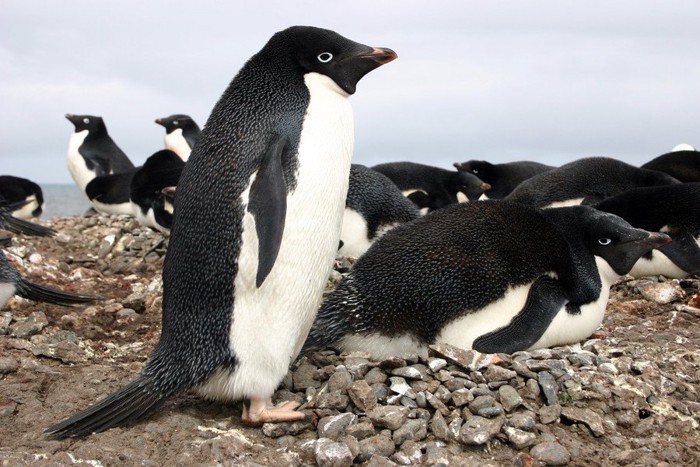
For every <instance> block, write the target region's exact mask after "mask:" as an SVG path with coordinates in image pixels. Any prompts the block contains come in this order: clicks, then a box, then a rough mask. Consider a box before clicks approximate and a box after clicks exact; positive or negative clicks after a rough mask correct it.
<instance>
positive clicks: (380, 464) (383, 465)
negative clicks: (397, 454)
mask: <svg viewBox="0 0 700 467" xmlns="http://www.w3.org/2000/svg"><path fill="white" fill-rule="evenodd" d="M392 457H393V456H392ZM364 466H365V467H397V466H398V464H397V463H396V462H394V461H392V460H391V459H387V458H386V457H384V456H382V455H380V454H372V457H370V458H369V460H368V461H367V462H365V464H364Z"/></svg>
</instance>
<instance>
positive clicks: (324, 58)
mask: <svg viewBox="0 0 700 467" xmlns="http://www.w3.org/2000/svg"><path fill="white" fill-rule="evenodd" d="M316 58H318V61H319V62H321V63H328V62H330V61H331V60H333V54H332V53H330V52H323V53H320V54H318V57H316Z"/></svg>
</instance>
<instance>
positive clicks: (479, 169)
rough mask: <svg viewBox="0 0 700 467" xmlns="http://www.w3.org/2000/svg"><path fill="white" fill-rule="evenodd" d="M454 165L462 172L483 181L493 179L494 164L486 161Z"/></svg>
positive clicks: (456, 163)
mask: <svg viewBox="0 0 700 467" xmlns="http://www.w3.org/2000/svg"><path fill="white" fill-rule="evenodd" d="M453 165H454V166H455V168H456V169H457V170H459V171H460V172H466V173H470V174H473V175H476V176H477V177H479V178H481V179H483V180H489V179H491V175H492V173H493V170H494V167H493V164H492V163H490V162H486V161H476V160H472V161H468V162H455V163H454V164H453Z"/></svg>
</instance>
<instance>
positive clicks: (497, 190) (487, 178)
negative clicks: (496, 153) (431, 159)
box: [453, 160, 554, 199]
mask: <svg viewBox="0 0 700 467" xmlns="http://www.w3.org/2000/svg"><path fill="white" fill-rule="evenodd" d="M453 165H454V166H455V168H456V169H457V170H459V171H460V172H467V173H470V174H472V175H474V176H476V177H479V178H480V179H481V180H483V181H484V182H486V183H488V184H489V185H491V188H490V189H489V190H488V191H487V192H486V193H484V195H483V196H482V197H481V198H480V199H503V198H505V197H506V196H508V195H509V194H510V193H511V192H512V191H513V190H514V189H515V187H516V186H518V185H520V184H521V183H522V182H524V181H525V180H527V179H528V178H532V177H534V176H535V175H537V174H541V173H542V172H547V171H548V170H552V169H553V168H554V167H553V166H551V165H545V164H540V163H539V162H533V161H515V162H507V163H505V164H492V163H490V162H487V161H478V160H471V161H467V162H455V163H454V164H453Z"/></svg>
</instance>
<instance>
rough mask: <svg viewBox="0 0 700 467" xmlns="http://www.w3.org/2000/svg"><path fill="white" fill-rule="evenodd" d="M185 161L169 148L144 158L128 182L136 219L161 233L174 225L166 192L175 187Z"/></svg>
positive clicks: (171, 209) (170, 203) (170, 202)
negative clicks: (141, 165) (141, 164)
mask: <svg viewBox="0 0 700 467" xmlns="http://www.w3.org/2000/svg"><path fill="white" fill-rule="evenodd" d="M184 167H185V162H184V161H183V160H182V159H180V157H179V156H178V155H177V154H175V153H174V152H173V151H171V150H169V149H162V150H160V151H158V152H156V153H155V154H153V155H152V156H151V157H149V158H148V159H146V162H145V163H144V164H143V167H140V168H138V169H137V170H136V173H134V177H133V178H132V179H131V194H130V196H129V197H130V200H131V207H132V209H133V212H134V214H135V215H136V220H137V221H139V222H140V223H141V224H143V225H146V226H148V227H152V228H154V229H158V230H160V231H161V232H169V231H170V227H171V226H172V223H173V205H172V201H171V199H170V196H169V193H170V192H171V190H173V189H174V187H176V186H177V184H178V182H179V180H180V175H181V174H182V169H183V168H184Z"/></svg>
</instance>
